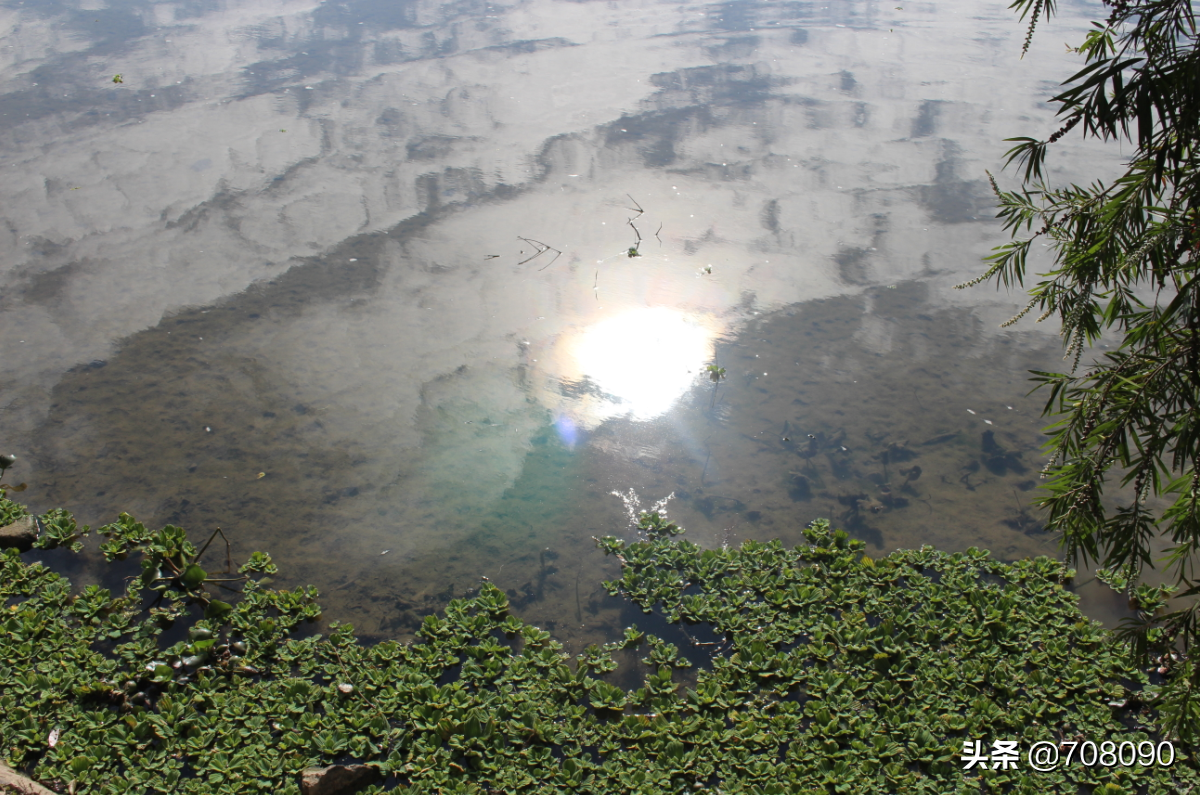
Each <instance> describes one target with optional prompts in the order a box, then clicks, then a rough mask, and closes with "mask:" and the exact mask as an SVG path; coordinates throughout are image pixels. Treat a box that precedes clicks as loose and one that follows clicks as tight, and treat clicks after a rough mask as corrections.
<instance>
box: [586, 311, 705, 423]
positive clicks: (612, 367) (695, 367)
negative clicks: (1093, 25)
mask: <svg viewBox="0 0 1200 795" xmlns="http://www.w3.org/2000/svg"><path fill="white" fill-rule="evenodd" d="M711 358H712V332H711V330H710V329H708V328H706V327H705V326H704V325H702V324H700V323H697V322H696V321H694V320H691V319H689V318H688V317H687V316H685V315H684V314H682V313H680V312H676V311H674V310H671V309H666V308H661V307H660V308H654V309H637V310H633V311H631V312H626V313H624V314H622V315H618V316H616V317H613V318H609V319H608V320H602V321H600V322H599V323H596V324H595V325H592V326H589V327H588V328H586V329H584V330H583V332H582V333H581V334H580V337H579V340H578V342H577V344H576V347H575V359H576V363H577V364H578V366H579V369H580V371H581V372H582V374H583V375H584V376H586V377H587V378H588V379H589V380H591V381H592V383H594V384H596V386H597V387H599V388H600V390H601V391H602V392H604V393H605V394H608V395H612V396H614V397H617V398H620V399H621V402H620V403H619V404H616V405H614V406H612V412H611V414H610V416H612V415H617V414H632V415H633V418H634V419H638V420H648V419H651V418H653V417H657V416H658V415H660V414H663V413H665V412H666V411H667V410H668V409H670V408H671V405H672V404H673V403H674V402H675V401H676V400H678V399H679V397H680V396H681V395H683V393H684V392H686V391H687V389H688V387H690V386H691V385H692V384H693V383H694V382H695V379H696V373H698V372H699V371H700V370H701V369H702V368H703V367H704V365H705V363H707V362H708V361H709V359H711Z"/></svg>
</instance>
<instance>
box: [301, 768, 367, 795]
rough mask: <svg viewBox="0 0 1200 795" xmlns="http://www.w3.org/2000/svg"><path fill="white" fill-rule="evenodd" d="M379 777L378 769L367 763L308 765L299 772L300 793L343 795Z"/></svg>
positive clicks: (303, 794) (309, 794) (306, 794)
mask: <svg viewBox="0 0 1200 795" xmlns="http://www.w3.org/2000/svg"><path fill="white" fill-rule="evenodd" d="M377 778H379V771H378V770H376V769H375V768H373V767H368V766H367V765H330V766H329V767H310V768H306V769H305V770H304V771H303V772H302V773H301V774H300V793H301V795H345V793H350V792H354V791H355V790H357V789H358V788H359V787H363V786H366V785H367V784H370V783H371V782H373V781H375V780H376V779H377Z"/></svg>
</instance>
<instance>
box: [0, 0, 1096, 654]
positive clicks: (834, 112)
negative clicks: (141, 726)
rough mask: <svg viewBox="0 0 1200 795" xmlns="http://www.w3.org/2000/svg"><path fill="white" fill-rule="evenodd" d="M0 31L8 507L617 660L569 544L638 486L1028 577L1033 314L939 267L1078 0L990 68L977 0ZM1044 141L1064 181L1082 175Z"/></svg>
mask: <svg viewBox="0 0 1200 795" xmlns="http://www.w3.org/2000/svg"><path fill="white" fill-rule="evenodd" d="M3 8H4V23H3V24H4V28H3V30H4V33H3V36H2V37H0V58H4V59H7V62H6V63H5V67H6V68H5V70H4V74H5V79H4V81H3V85H2V86H0V91H2V92H3V93H2V94H0V130H2V132H0V167H2V168H3V169H4V174H5V179H4V180H3V182H2V183H0V201H2V202H3V206H4V217H5V219H6V223H5V225H4V227H3V228H2V229H0V248H2V249H3V254H4V256H3V257H0V262H2V263H3V264H2V265H0V274H2V278H3V282H2V283H3V285H4V286H3V293H2V295H0V339H3V340H4V345H3V350H4V356H3V359H2V361H0V368H2V372H0V383H2V384H3V386H2V387H0V406H2V409H0V410H2V411H3V415H2V416H3V418H4V429H5V442H4V444H5V445H7V446H8V447H10V448H11V449H12V450H13V451H14V452H17V454H18V455H20V456H21V459H20V461H21V467H22V468H21V470H20V474H19V477H20V478H21V479H22V480H25V481H27V482H28V483H29V486H30V488H29V491H27V492H26V494H25V495H24V496H26V497H27V498H28V502H29V503H30V505H31V507H34V508H36V509H38V510H43V509H45V508H48V507H50V506H55V505H64V506H67V507H70V508H71V509H72V510H74V511H75V512H76V513H77V514H78V515H79V516H80V518H81V519H82V520H83V521H86V522H89V523H91V524H93V525H96V524H100V523H103V522H106V521H110V520H111V519H112V518H114V517H115V515H116V514H117V513H119V512H120V511H122V510H125V511H129V512H131V513H133V514H135V515H136V516H138V517H139V518H140V519H142V520H143V521H145V522H146V523H147V524H152V525H160V524H162V523H167V522H169V523H175V524H180V525H183V526H185V527H187V528H189V529H190V530H192V531H193V533H194V534H195V535H196V536H198V537H202V536H204V535H207V533H209V532H211V531H212V529H213V528H215V527H217V526H220V527H222V528H223V529H224V531H225V532H226V533H227V534H228V535H229V536H230V537H231V538H232V540H233V542H234V546H235V553H236V554H237V555H239V556H244V555H246V554H248V553H249V551H251V550H253V549H266V550H269V551H270V552H271V553H272V554H273V555H274V557H275V558H276V560H277V561H278V562H279V563H280V565H281V568H282V569H283V575H282V576H281V578H280V581H281V582H282V583H283V584H288V585H294V584H299V583H304V582H307V583H312V584H315V585H317V586H318V587H319V588H320V590H321V591H322V593H323V597H322V601H323V603H324V604H326V605H327V607H328V613H327V616H328V617H332V618H338V619H341V620H349V621H351V622H352V623H354V624H355V625H356V626H357V627H358V628H359V629H360V631H361V632H363V633H364V634H366V635H369V636H375V637H382V636H398V637H408V636H409V635H410V634H411V632H412V631H413V629H414V628H415V627H416V625H417V623H418V621H419V618H420V617H421V616H422V615H423V614H425V613H426V612H428V611H430V610H434V609H437V608H438V607H439V606H440V605H442V604H444V603H445V601H446V600H447V599H449V598H452V597H453V596H458V595H462V594H464V593H467V592H469V591H470V590H471V589H472V588H474V587H477V585H478V583H479V581H480V578H481V577H485V576H486V577H488V578H490V579H491V580H492V581H493V582H495V583H497V584H498V585H500V586H501V587H502V588H505V589H506V590H508V591H509V593H510V597H511V598H512V600H513V602H514V603H515V604H516V605H517V606H518V608H519V612H520V614H521V615H522V616H523V617H525V618H528V619H530V620H533V621H536V622H538V623H541V624H542V625H544V626H546V627H547V628H550V629H553V630H554V631H555V633H556V635H557V636H558V637H560V638H561V639H563V640H565V641H568V642H570V643H572V644H573V645H577V644H580V643H583V642H585V641H591V640H601V639H606V638H608V637H611V635H612V633H613V632H615V631H616V630H617V629H618V628H619V627H620V626H621V625H622V624H623V623H624V622H627V621H628V620H629V619H630V617H631V616H629V615H628V614H622V613H621V612H620V610H619V605H618V604H617V603H616V602H615V601H614V600H611V599H609V598H608V597H606V596H604V595H603V591H602V590H601V589H600V588H599V585H598V583H599V581H600V580H601V579H602V578H604V577H611V576H612V575H614V574H615V573H616V571H617V568H616V565H615V562H614V561H612V560H605V559H604V557H603V555H602V554H600V553H599V552H598V551H597V550H596V549H595V547H594V543H593V542H592V540H591V539H592V536H600V535H607V534H613V533H616V534H630V532H631V531H630V530H629V525H630V512H631V511H634V512H636V510H638V509H639V508H640V509H648V508H650V507H651V506H653V505H655V504H662V501H663V500H668V501H667V502H666V503H665V505H666V509H667V511H668V513H669V515H670V516H671V517H672V518H673V519H675V520H677V521H679V522H680V523H681V524H682V525H684V526H685V527H686V528H687V529H688V533H689V537H690V538H691V539H692V540H693V541H696V542H697V543H701V544H705V545H718V544H723V543H738V542H740V541H741V540H744V539H747V538H774V537H779V538H782V539H783V540H784V541H785V542H786V543H791V544H794V543H798V542H799V541H800V540H801V536H800V528H801V527H802V526H803V525H804V524H805V523H806V522H808V521H810V520H811V519H813V518H815V517H818V516H827V517H830V518H831V519H833V520H834V521H835V523H836V524H838V525H839V526H842V527H845V528H846V529H847V530H849V531H850V532H852V533H853V534H854V535H855V536H857V537H860V538H862V539H864V540H866V541H867V542H868V544H869V547H868V550H869V552H870V553H871V554H872V555H879V554H884V553H886V552H887V551H888V550H891V549H895V548H897V547H911V546H919V545H921V544H933V545H936V546H938V547H941V548H944V549H948V550H959V549H964V548H966V547H969V546H982V547H986V548H988V549H991V550H992V551H993V552H994V554H996V555H998V556H1000V557H1003V558H1015V557H1021V556H1025V555H1037V554H1053V553H1054V552H1055V550H1056V545H1055V543H1054V540H1053V539H1052V538H1050V537H1048V536H1047V535H1046V534H1044V533H1043V532H1042V530H1041V522H1040V519H1039V517H1038V515H1037V514H1036V513H1035V512H1034V511H1032V510H1031V509H1030V508H1029V507H1028V505H1029V503H1030V500H1031V498H1032V496H1033V492H1034V489H1036V487H1037V485H1038V471H1039V469H1040V468H1041V466H1042V465H1043V464H1044V459H1043V458H1042V457H1041V455H1040V453H1039V451H1038V448H1039V445H1040V444H1041V442H1042V441H1043V438H1042V436H1041V434H1040V428H1041V427H1042V426H1043V425H1044V424H1045V423H1044V421H1043V420H1042V419H1040V418H1039V413H1040V410H1041V399H1040V398H1039V397H1037V396H1035V397H1032V398H1031V397H1028V396H1027V395H1026V393H1027V392H1028V390H1029V386H1030V385H1029V383H1028V381H1027V374H1026V372H1025V371H1026V370H1027V369H1029V368H1048V369H1055V368H1061V367H1062V366H1063V365H1062V362H1061V361H1060V358H1059V357H1060V355H1061V354H1060V351H1059V340H1058V337H1057V336H1056V331H1057V329H1056V328H1053V327H1050V328H1047V327H1044V326H1039V325H1036V324H1034V323H1032V321H1030V320H1026V321H1022V322H1021V323H1019V324H1017V325H1016V326H1012V327H1008V328H1001V327H1000V324H1001V322H1002V321H1004V320H1005V319H1006V318H1007V317H1009V316H1011V315H1012V314H1013V313H1015V312H1016V311H1017V310H1018V309H1019V308H1020V304H1021V301H1020V299H1019V297H1018V296H1013V295H1008V294H1005V293H997V292H996V291H994V290H993V289H992V288H991V287H981V288H976V289H974V290H969V291H955V290H953V289H952V288H953V285H955V284H957V283H959V282H962V281H965V280H967V279H969V278H971V277H973V276H975V275H976V274H977V273H978V272H979V271H980V270H981V268H982V265H981V262H980V259H981V257H982V256H984V255H986V254H987V253H988V251H989V250H990V249H991V248H992V247H993V246H995V245H998V244H999V243H1001V242H1003V241H1004V240H1005V236H1004V234H1003V232H1002V230H1001V229H1000V225H999V223H998V222H997V221H996V220H995V219H994V218H993V215H994V200H993V197H992V195H991V192H990V189H989V187H988V183H987V178H986V173H985V169H991V170H992V171H993V172H994V173H998V169H999V165H1000V164H1001V163H1002V161H1003V152H1004V150H1005V148H1006V147H1007V146H1008V144H1006V143H1004V141H1003V139H1004V138H1006V137H1010V136H1014V135H1043V136H1044V135H1047V134H1049V132H1051V131H1052V130H1053V129H1054V127H1055V125H1054V120H1053V117H1052V112H1051V108H1050V106H1048V105H1046V104H1045V100H1046V99H1047V98H1048V97H1049V96H1051V95H1052V94H1053V93H1054V86H1055V84H1056V83H1057V82H1058V80H1061V79H1063V78H1065V77H1066V76H1068V75H1069V74H1071V73H1072V72H1073V71H1075V70H1076V69H1077V68H1078V66H1079V64H1078V63H1077V62H1076V60H1075V56H1073V55H1070V54H1069V53H1066V52H1064V50H1063V47H1062V45H1061V42H1060V41H1059V40H1060V39H1063V38H1065V39H1066V40H1068V41H1072V42H1074V41H1077V40H1078V39H1079V38H1080V36H1081V32H1082V30H1083V28H1084V26H1085V24H1086V21H1087V19H1089V18H1090V17H1092V16H1095V15H1097V14H1099V13H1100V12H1101V10H1102V7H1101V6H1100V5H1099V4H1074V5H1069V6H1065V7H1063V8H1062V9H1061V13H1062V16H1061V17H1060V20H1058V21H1056V23H1055V25H1054V26H1053V28H1052V29H1051V28H1048V29H1047V32H1046V34H1045V35H1041V36H1039V38H1038V39H1036V40H1035V43H1034V47H1033V49H1032V50H1031V52H1030V53H1029V55H1028V56H1027V57H1025V58H1024V59H1020V58H1019V54H1020V43H1021V40H1022V36H1023V29H1022V28H1021V26H1020V25H1019V24H1018V23H1017V22H1016V21H1015V19H1014V18H1013V17H1012V14H1011V13H1010V12H1009V11H1008V10H1007V9H1006V8H1005V7H1004V5H1003V4H998V3H988V2H975V1H971V2H958V3H953V4H932V3H918V4H908V3H904V4H902V5H901V6H896V5H895V4H888V3H875V2H840V3H838V2H829V3H828V4H826V5H820V4H817V3H806V2H787V3H765V2H731V3H724V4H698V3H697V4H690V3H645V2H613V3H598V2H591V3H587V2H564V1H563V0H531V1H530V2H511V3H503V2H497V3H486V2H457V3H455V2H451V3H429V2H386V3H383V2H339V3H312V2H285V3H271V4H266V3H252V2H241V3H239V2H226V3H220V4H192V3H184V2H179V3H148V2H125V3H104V2H100V1H99V0H96V1H95V2H93V1H92V0H87V2H82V3H75V4H70V3H49V2H25V3H22V2H16V3H13V2H9V3H7V4H6V5H4V6H3ZM116 75H120V82H114V76H116ZM1060 146H1061V151H1059V152H1056V153H1055V159H1054V161H1053V168H1054V170H1053V171H1052V173H1053V174H1054V176H1055V179H1058V180H1061V181H1066V180H1068V179H1090V178H1093V177H1094V176H1097V175H1098V174H1100V173H1101V172H1105V170H1106V169H1107V171H1108V172H1112V171H1115V169H1116V168H1117V167H1118V165H1119V153H1118V152H1115V151H1113V150H1111V149H1104V148H1100V147H1096V146H1088V147H1084V146H1079V145H1074V144H1069V143H1068V142H1066V141H1064V142H1063V144H1061V145H1060ZM1001 182H1002V184H1004V185H1006V186H1010V185H1012V184H1013V182H1012V179H1011V178H1009V177H1007V175H1002V176H1001ZM1042 261H1044V258H1043V260H1042ZM1035 264H1036V263H1035ZM710 366H712V367H717V368H722V370H723V372H724V375H723V377H720V376H718V380H716V381H714V380H712V378H711V377H710V373H709V371H708V369H707V368H709V367H710ZM672 495H673V496H672ZM668 498H669V499H668ZM1087 604H1088V607H1089V609H1090V610H1091V611H1092V612H1093V613H1094V614H1096V615H1099V616H1108V617H1110V618H1111V616H1112V615H1113V613H1112V608H1113V606H1112V604H1111V600H1110V599H1109V598H1108V597H1106V596H1104V595H1103V594H1101V593H1100V592H1098V591H1096V592H1094V593H1090V595H1089V597H1088V603H1087Z"/></svg>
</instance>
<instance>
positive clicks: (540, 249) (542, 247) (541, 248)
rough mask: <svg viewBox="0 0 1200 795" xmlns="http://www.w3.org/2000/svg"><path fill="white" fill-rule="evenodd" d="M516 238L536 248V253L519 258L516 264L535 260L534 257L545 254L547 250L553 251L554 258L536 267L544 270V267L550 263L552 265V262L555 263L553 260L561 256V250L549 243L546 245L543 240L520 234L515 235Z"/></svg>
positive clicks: (547, 266)
mask: <svg viewBox="0 0 1200 795" xmlns="http://www.w3.org/2000/svg"><path fill="white" fill-rule="evenodd" d="M517 240H524V241H525V242H526V243H528V244H530V245H531V246H533V247H534V248H536V249H537V253H536V254H534V255H533V256H530V257H526V258H525V259H523V260H521V261H520V262H518V263H517V264H518V265H524V264H525V263H526V262H530V261H532V260H535V259H537V258H538V257H540V256H542V255H543V254H545V253H546V252H547V251H553V252H554V259H552V260H550V261H549V262H547V263H546V264H545V265H543V266H542V267H540V268H538V270H539V271H544V270H546V268H549V267H550V266H551V265H553V264H554V263H555V261H556V260H557V259H558V258H559V257H561V256H562V252H561V251H559V250H558V249H556V248H555V247H554V246H550V245H547V244H545V243H543V242H542V241H540V240H534V239H533V238H531V237H521V236H520V235H517Z"/></svg>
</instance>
